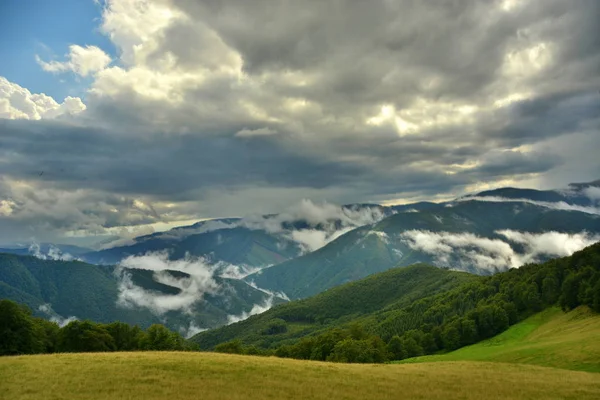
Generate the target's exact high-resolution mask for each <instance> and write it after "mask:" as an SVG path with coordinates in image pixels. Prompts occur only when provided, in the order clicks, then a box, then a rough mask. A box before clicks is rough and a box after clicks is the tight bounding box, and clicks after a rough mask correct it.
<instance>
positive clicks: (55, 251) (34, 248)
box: [29, 243, 79, 261]
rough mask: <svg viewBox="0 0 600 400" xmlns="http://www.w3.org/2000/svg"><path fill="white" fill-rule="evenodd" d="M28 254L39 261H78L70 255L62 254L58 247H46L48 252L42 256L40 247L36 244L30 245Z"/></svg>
mask: <svg viewBox="0 0 600 400" xmlns="http://www.w3.org/2000/svg"><path fill="white" fill-rule="evenodd" d="M29 253H30V254H31V255H32V256H34V257H36V258H39V259H41V260H54V261H74V260H79V259H78V258H76V257H73V256H72V255H71V254H69V253H66V252H62V251H61V250H60V249H59V248H58V247H56V246H53V245H50V246H48V251H47V252H46V253H45V254H44V253H43V252H42V251H41V247H40V245H39V244H37V243H32V244H31V245H30V246H29Z"/></svg>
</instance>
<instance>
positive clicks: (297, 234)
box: [240, 199, 386, 253]
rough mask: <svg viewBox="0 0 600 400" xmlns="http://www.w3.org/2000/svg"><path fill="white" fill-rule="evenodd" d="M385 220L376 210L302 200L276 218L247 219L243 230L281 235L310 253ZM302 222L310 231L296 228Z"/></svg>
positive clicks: (243, 221) (378, 209) (379, 209)
mask: <svg viewBox="0 0 600 400" xmlns="http://www.w3.org/2000/svg"><path fill="white" fill-rule="evenodd" d="M385 216H386V215H385V213H384V212H383V211H382V209H381V208H379V207H376V206H374V207H370V206H368V207H343V206H338V205H336V204H331V203H327V202H322V203H315V202H313V201H311V200H309V199H303V200H302V201H300V202H299V203H297V204H294V205H292V206H290V207H288V208H287V209H286V210H285V211H283V212H282V213H279V214H276V215H271V216H262V215H261V216H251V217H247V218H244V219H243V220H241V221H240V226H244V227H246V228H249V229H261V230H264V231H266V232H268V233H271V234H281V235H282V236H283V237H284V238H286V239H288V240H291V241H293V242H295V243H297V244H299V245H300V246H301V248H302V250H303V252H305V253H307V252H311V251H315V250H318V249H320V248H321V247H323V246H325V245H326V244H327V243H329V242H331V241H333V240H335V239H337V238H338V237H339V236H341V235H343V234H344V233H346V232H349V231H350V230H352V229H354V228H357V227H359V226H364V225H370V224H374V223H376V222H379V221H381V220H382V219H383V218H385ZM299 222H300V223H306V224H307V225H308V227H301V228H296V227H293V224H294V223H299Z"/></svg>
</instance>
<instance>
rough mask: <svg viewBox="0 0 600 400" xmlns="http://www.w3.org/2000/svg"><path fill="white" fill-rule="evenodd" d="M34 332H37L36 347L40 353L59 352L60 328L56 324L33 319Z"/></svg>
mask: <svg viewBox="0 0 600 400" xmlns="http://www.w3.org/2000/svg"><path fill="white" fill-rule="evenodd" d="M33 325H34V330H35V332H36V334H35V336H36V341H37V344H36V347H37V351H36V352H38V353H55V352H57V351H58V335H59V333H60V328H59V327H58V324H56V322H51V321H48V320H45V319H42V318H33Z"/></svg>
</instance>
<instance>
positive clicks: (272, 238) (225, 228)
mask: <svg viewBox="0 0 600 400" xmlns="http://www.w3.org/2000/svg"><path fill="white" fill-rule="evenodd" d="M394 212H395V211H394V210H393V209H392V208H389V207H383V206H380V205H377V204H349V205H345V206H341V207H340V206H336V205H333V204H328V203H323V204H316V203H313V202H311V201H308V200H305V201H303V202H301V203H300V204H299V205H297V206H295V208H294V207H292V208H290V209H289V210H288V211H286V212H283V213H280V214H269V215H262V216H254V217H252V216H251V217H247V218H222V219H214V220H208V221H200V222H198V223H196V224H194V225H190V226H184V227H177V228H174V229H171V230H169V231H167V232H160V233H154V234H152V235H146V236H141V237H138V238H135V239H134V243H132V244H128V245H125V246H116V247H112V248H109V249H105V250H101V251H97V252H89V253H87V254H84V255H83V259H84V260H85V261H87V262H90V263H93V264H117V263H119V262H120V261H121V260H123V259H124V258H127V257H129V256H140V255H143V254H146V253H148V252H164V251H166V252H168V253H169V258H170V259H172V260H177V259H182V258H184V257H186V255H189V256H193V257H203V258H206V259H207V260H208V261H209V262H211V263H218V262H224V263H228V264H233V265H238V266H246V267H266V266H269V265H273V264H278V263H281V262H283V261H286V260H289V259H292V258H295V257H297V256H299V255H301V254H305V253H308V252H310V251H313V250H315V249H316V248H319V247H321V246H323V245H325V244H326V243H327V242H328V241H330V240H332V239H333V238H335V237H337V236H338V235H339V234H341V233H344V232H346V231H348V230H350V229H352V228H355V227H357V226H361V225H365V224H370V223H373V222H377V221H379V220H381V219H383V218H384V217H386V216H389V215H392V214H393V213H394Z"/></svg>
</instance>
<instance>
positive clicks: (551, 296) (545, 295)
mask: <svg viewBox="0 0 600 400" xmlns="http://www.w3.org/2000/svg"><path fill="white" fill-rule="evenodd" d="M559 296H560V287H559V285H558V279H556V276H554V275H548V276H546V277H545V278H544V280H543V281H542V300H543V301H544V302H545V303H546V304H548V305H552V304H555V303H556V301H557V300H558V298H559Z"/></svg>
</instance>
